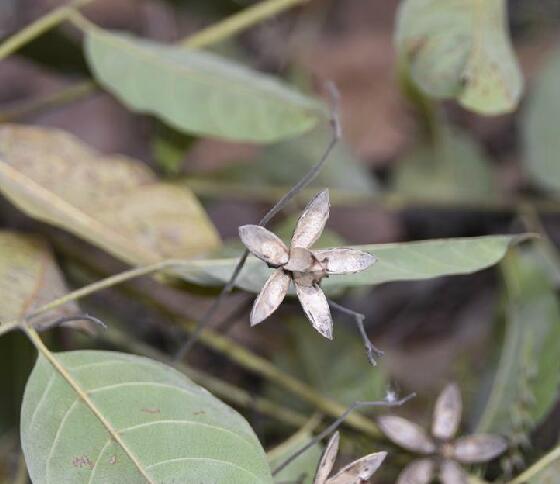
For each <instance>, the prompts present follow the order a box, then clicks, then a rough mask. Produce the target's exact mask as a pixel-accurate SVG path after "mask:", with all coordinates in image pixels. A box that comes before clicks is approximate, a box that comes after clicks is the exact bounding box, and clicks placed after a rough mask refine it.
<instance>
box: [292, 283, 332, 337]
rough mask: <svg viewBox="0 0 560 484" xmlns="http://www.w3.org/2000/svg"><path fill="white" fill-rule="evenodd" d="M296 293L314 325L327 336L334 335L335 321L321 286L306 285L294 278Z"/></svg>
mask: <svg viewBox="0 0 560 484" xmlns="http://www.w3.org/2000/svg"><path fill="white" fill-rule="evenodd" d="M294 283H295V286H296V293H297V296H298V299H299V302H300V303H301V307H302V308H303V311H304V312H305V315H306V316H307V318H308V319H309V321H311V324H312V325H313V327H314V328H315V329H316V330H317V331H318V332H319V333H321V334H322V335H323V336H324V337H325V338H328V339H332V337H333V321H332V317H331V311H330V309H329V303H328V301H327V297H326V296H325V294H324V293H323V291H322V290H321V288H320V287H319V286H316V285H311V286H305V285H303V284H301V283H300V282H299V280H298V279H295V280H294Z"/></svg>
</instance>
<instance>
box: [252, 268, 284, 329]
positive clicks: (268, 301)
mask: <svg viewBox="0 0 560 484" xmlns="http://www.w3.org/2000/svg"><path fill="white" fill-rule="evenodd" d="M289 287H290V276H289V275H288V274H286V273H285V272H284V271H283V270H282V269H276V270H275V271H274V272H273V273H272V274H271V276H270V277H269V278H268V280H267V281H266V282H265V284H264V286H263V288H262V289H261V292H260V293H259V295H258V296H257V299H255V302H254V303H253V309H252V310H251V317H250V321H251V326H255V325H257V324H259V323H262V322H263V321H264V320H265V319H266V318H268V317H269V316H270V315H271V314H272V313H273V312H274V311H276V309H278V306H280V304H281V303H282V301H283V300H284V298H285V297H286V294H287V293H288V288H289Z"/></svg>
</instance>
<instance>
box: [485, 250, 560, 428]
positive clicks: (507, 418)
mask: <svg viewBox="0 0 560 484" xmlns="http://www.w3.org/2000/svg"><path fill="white" fill-rule="evenodd" d="M503 269H504V279H505V285H506V296H507V323H506V324H507V325H506V332H505V339H504V342H503V346H502V348H501V351H500V353H501V354H500V358H499V360H498V364H497V367H496V371H495V376H494V381H493V384H492V389H491V392H490V395H489V397H488V400H487V403H486V406H485V409H484V412H483V414H482V416H481V418H480V421H479V424H478V428H479V430H480V431H483V432H500V433H504V434H506V435H508V434H511V433H512V432H520V431H521V432H528V431H530V430H531V429H532V428H533V427H534V426H535V425H537V424H538V423H539V422H540V421H541V420H542V419H543V418H544V417H545V416H546V415H547V413H548V412H549V410H550V409H551V408H552V405H553V404H554V402H555V401H556V399H557V397H558V390H559V384H560V360H559V359H558V353H559V352H560V306H559V303H558V299H557V297H556V294H555V290H554V287H553V285H552V284H551V282H550V279H549V277H548V273H547V271H546V269H545V268H544V267H543V260H542V259H540V258H539V253H538V252H537V249H536V248H535V247H532V248H530V249H527V250H526V251H519V252H518V251H515V252H512V253H511V254H509V255H508V257H507V258H506V259H505V261H504V263H503Z"/></svg>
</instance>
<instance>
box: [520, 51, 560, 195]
mask: <svg viewBox="0 0 560 484" xmlns="http://www.w3.org/2000/svg"><path fill="white" fill-rule="evenodd" d="M559 85H560V49H558V50H557V51H556V52H555V53H554V55H553V56H552V58H551V59H550V61H549V62H548V64H547V65H546V66H545V67H544V69H543V70H542V72H540V73H539V76H538V78H537V80H536V82H535V85H534V89H533V91H532V92H531V95H530V96H529V99H528V101H527V111H526V113H525V116H524V118H523V125H522V126H523V138H524V142H525V156H524V158H523V161H524V163H525V167H526V168H527V171H528V172H529V175H531V177H532V178H533V179H534V180H535V182H537V183H538V184H540V185H542V186H543V187H545V188H547V189H549V190H554V191H560V163H559V159H558V154H559V153H560V137H559V136H558V123H559V122H560V96H559V95H558V92H559V89H558V86H559Z"/></svg>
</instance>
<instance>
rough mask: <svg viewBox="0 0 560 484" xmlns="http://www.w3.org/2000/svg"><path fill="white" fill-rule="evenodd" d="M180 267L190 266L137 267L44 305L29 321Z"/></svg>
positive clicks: (177, 263)
mask: <svg viewBox="0 0 560 484" xmlns="http://www.w3.org/2000/svg"><path fill="white" fill-rule="evenodd" d="M180 265H188V262H187V261H181V260H172V259H169V260H164V261H162V262H157V263H155V264H151V265H149V266H144V267H137V268H135V269H130V270H128V271H124V272H121V273H119V274H115V275H114V276H110V277H106V278H105V279H101V280H100V281H97V282H94V283H92V284H88V285H87V286H84V287H81V288H80V289H77V290H75V291H72V292H69V293H68V294H65V295H64V296H62V297H59V298H58V299H55V300H54V301H51V302H49V303H47V304H44V305H43V306H41V307H39V308H37V309H36V310H35V311H33V312H32V313H30V314H29V315H28V316H27V319H31V318H34V317H36V316H38V315H39V314H42V313H44V312H46V311H50V310H51V309H54V308H57V307H59V306H62V305H64V304H66V303H68V302H70V301H76V300H78V299H81V298H83V297H85V296H89V295H90V294H93V293H95V292H98V291H100V290H102V289H107V288H109V287H112V286H115V285H117V284H121V283H123V282H125V281H129V280H131V279H134V278H137V277H140V276H145V275H147V274H152V273H154V272H158V271H161V270H163V269H167V268H170V267H177V266H180Z"/></svg>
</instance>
